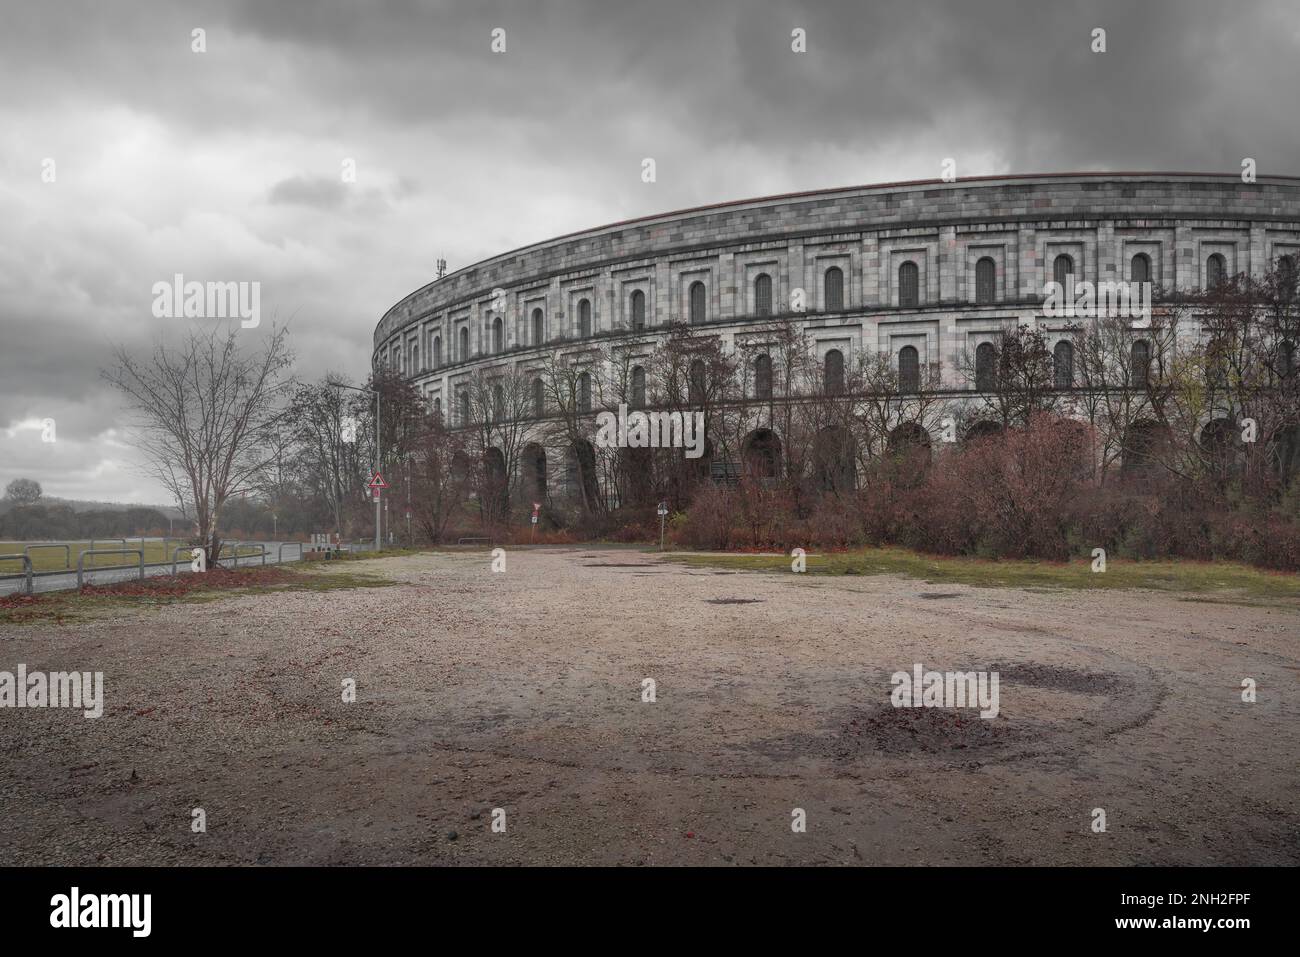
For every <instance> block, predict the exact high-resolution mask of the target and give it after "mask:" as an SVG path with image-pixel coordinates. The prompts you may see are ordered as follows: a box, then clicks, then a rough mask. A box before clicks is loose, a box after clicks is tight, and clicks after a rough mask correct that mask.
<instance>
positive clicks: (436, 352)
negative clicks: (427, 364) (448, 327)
mask: <svg viewBox="0 0 1300 957" xmlns="http://www.w3.org/2000/svg"><path fill="white" fill-rule="evenodd" d="M430 359H432V360H433V367H434V368H435V369H436V368H437V367H438V366H440V365H442V336H434V337H433V355H432V356H430Z"/></svg>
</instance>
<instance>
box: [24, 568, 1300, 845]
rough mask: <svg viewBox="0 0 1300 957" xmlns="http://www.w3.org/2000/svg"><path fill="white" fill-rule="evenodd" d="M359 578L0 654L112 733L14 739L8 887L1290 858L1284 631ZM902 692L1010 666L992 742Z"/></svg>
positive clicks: (618, 580) (1168, 608)
mask: <svg viewBox="0 0 1300 957" xmlns="http://www.w3.org/2000/svg"><path fill="white" fill-rule="evenodd" d="M347 567H348V570H349V571H359V570H360V571H364V570H367V568H369V570H372V571H374V572H375V573H378V574H383V575H385V576H388V577H390V578H393V579H396V580H399V581H400V582H401V584H399V585H397V586H394V587H390V588H368V589H350V590H346V591H323V592H315V591H304V592H294V593H290V594H278V595H262V596H255V597H254V596H244V597H231V598H223V599H220V600H217V601H213V602H208V603H202V604H177V605H172V606H168V607H164V608H162V609H159V610H152V611H140V612H138V613H136V612H132V613H131V614H130V615H129V616H123V617H120V618H116V619H114V620H107V621H97V622H90V623H79V624H69V625H63V626H60V625H54V624H41V625H26V626H12V625H0V670H9V671H13V670H15V669H16V666H17V664H18V663H20V662H21V663H24V664H26V665H27V668H28V670H29V672H30V671H36V670H46V671H55V670H64V669H74V668H75V669H78V670H92V671H102V672H104V682H105V688H106V692H105V698H106V702H105V711H104V717H103V718H101V719H99V720H87V719H86V718H84V717H82V715H81V713H80V712H79V711H70V710H64V709H22V710H17V709H9V708H3V709H0V864H6V865H7V864H43V863H50V864H95V863H102V864H107V865H114V864H195V865H197V864H272V865H276V864H416V863H433V864H450V863H457V864H471V863H489V864H512V863H528V864H848V865H862V864H868V865H869V864H891V865H900V864H959V865H983V864H1045V865H1046V864H1113V865H1126V864H1296V863H1300V808H1298V807H1297V801H1298V798H1297V793H1298V788H1297V784H1298V783H1300V780H1298V779H1300V773H1298V771H1297V767H1298V761H1297V756H1298V755H1300V748H1298V747H1297V744H1298V742H1300V723H1298V722H1297V720H1296V717H1297V699H1298V695H1297V692H1298V691H1300V610H1297V609H1296V608H1291V607H1278V606H1266V605H1246V604H1235V603H1222V602H1215V601H1206V600H1205V597H1204V596H1200V597H1199V598H1198V599H1197V600H1182V599H1180V598H1179V597H1177V596H1174V595H1168V594H1159V593H1153V592H1142V591H1123V592H1116V591H1106V592H1085V591H1054V592H1042V591H1037V592H1028V591H1022V590H1014V589H980V588H970V587H966V586H960V585H933V584H927V583H925V582H922V581H917V580H909V579H904V578H891V577H862V578H856V577H843V578H832V577H829V576H827V577H814V576H807V575H795V574H759V573H732V572H725V571H715V570H710V569H701V568H689V567H686V566H681V565H677V564H673V563H669V562H662V561H660V560H659V559H658V558H657V557H656V556H653V555H647V554H644V553H641V552H637V551H632V550H627V549H600V548H576V547H575V548H563V549H560V548H556V549H544V550H541V549H539V550H533V551H530V550H518V551H511V552H509V553H508V556H507V567H506V570H505V571H504V572H500V573H493V572H492V571H491V570H490V558H489V556H488V554H487V553H486V552H475V553H458V554H440V555H420V556H411V557H400V558H391V559H382V560H378V561H374V562H366V563H360V564H354V563H349V565H348V566H347ZM917 662H920V663H922V664H923V665H924V666H925V667H926V668H927V669H935V670H940V671H948V670H958V669H960V670H970V669H975V670H985V669H987V670H996V671H998V672H999V675H1000V698H1001V700H1000V706H1001V714H1000V716H999V717H998V718H996V719H994V720H993V721H983V720H981V719H979V718H978V717H976V716H975V714H974V713H973V712H969V711H968V712H954V711H951V710H934V709H926V710H898V709H894V708H892V707H890V705H889V692H890V690H891V685H890V683H889V676H890V675H891V674H892V673H893V672H895V671H900V670H901V671H910V670H911V669H912V666H913V665H914V664H915V663H917ZM1246 677H1250V678H1254V679H1255V680H1256V681H1257V683H1258V701H1257V702H1255V703H1253V704H1248V703H1244V702H1242V700H1241V682H1242V679H1243V678H1246ZM348 678H351V679H355V681H356V688H357V701H356V702H355V703H352V704H346V703H344V702H343V701H342V700H341V698H342V695H341V689H342V682H343V680H344V679H348ZM645 678H652V679H654V681H655V682H656V700H655V701H654V702H653V703H650V702H643V701H642V681H643V679H645ZM194 808H202V809H203V810H204V812H205V813H206V820H207V830H206V833H193V831H192V830H191V811H192V809H194ZM494 808H502V809H504V811H505V832H504V833H494V832H493V830H492V823H493V818H494V815H493V809H494ZM795 808H802V809H803V810H804V812H805V813H806V819H807V830H806V832H804V833H795V832H794V831H793V830H792V828H791V821H792V811H793V810H794V809H795ZM1094 808H1103V809H1104V811H1105V815H1106V824H1107V828H1106V831H1105V832H1104V833H1094V831H1093V829H1092V823H1093V820H1094V817H1093V809H1094Z"/></svg>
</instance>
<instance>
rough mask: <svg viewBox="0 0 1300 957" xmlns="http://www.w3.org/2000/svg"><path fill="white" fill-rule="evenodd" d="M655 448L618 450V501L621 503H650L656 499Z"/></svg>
mask: <svg viewBox="0 0 1300 957" xmlns="http://www.w3.org/2000/svg"><path fill="white" fill-rule="evenodd" d="M654 475H655V471H654V449H648V448H645V449H643V448H636V449H634V448H631V447H628V448H621V449H619V450H618V501H619V504H620V505H650V504H653V503H654V502H655V501H656V499H655V482H654Z"/></svg>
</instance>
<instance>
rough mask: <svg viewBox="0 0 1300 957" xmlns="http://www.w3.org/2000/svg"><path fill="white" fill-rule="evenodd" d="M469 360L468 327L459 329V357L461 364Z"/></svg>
mask: <svg viewBox="0 0 1300 957" xmlns="http://www.w3.org/2000/svg"><path fill="white" fill-rule="evenodd" d="M468 358H469V326H461V327H460V356H459V359H460V361H461V362H464V361H465V360H466V359H468Z"/></svg>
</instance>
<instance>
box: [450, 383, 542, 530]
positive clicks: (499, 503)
mask: <svg viewBox="0 0 1300 957" xmlns="http://www.w3.org/2000/svg"><path fill="white" fill-rule="evenodd" d="M532 381H533V377H532V376H530V375H527V374H526V373H524V372H522V371H520V370H518V369H514V368H503V367H499V368H495V369H486V370H484V369H479V370H476V371H475V372H474V373H473V374H472V375H471V376H470V380H469V382H468V383H467V385H466V390H467V392H468V395H469V407H470V419H471V423H472V426H473V429H472V431H473V435H474V438H475V442H476V445H477V448H476V449H474V451H475V452H476V453H477V455H478V457H479V459H480V460H481V461H482V465H483V467H482V469H480V470H479V474H480V482H481V486H482V487H481V488H479V489H478V492H479V495H478V501H479V507H480V509H481V510H482V518H483V522H484V523H485V524H486V525H496V524H498V523H499V522H501V521H503V520H504V519H505V517H506V514H507V512H508V511H509V507H510V502H511V501H513V500H514V497H515V493H516V492H517V491H518V488H519V474H520V469H519V463H520V460H521V458H522V456H523V449H524V445H525V444H526V441H527V439H528V436H529V427H530V425H531V415H532V412H533V389H532Z"/></svg>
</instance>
